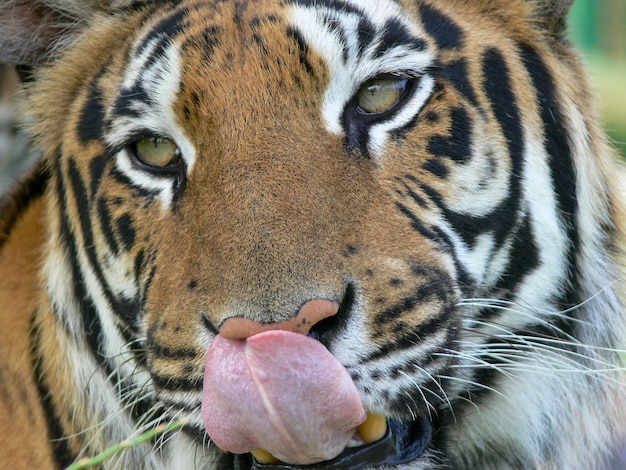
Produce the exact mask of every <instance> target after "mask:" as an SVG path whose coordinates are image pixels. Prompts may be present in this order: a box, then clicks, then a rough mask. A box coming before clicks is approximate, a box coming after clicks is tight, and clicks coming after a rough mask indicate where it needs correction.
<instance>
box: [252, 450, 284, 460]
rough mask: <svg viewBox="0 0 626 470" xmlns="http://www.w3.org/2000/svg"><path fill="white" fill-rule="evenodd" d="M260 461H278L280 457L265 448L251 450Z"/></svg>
mask: <svg viewBox="0 0 626 470" xmlns="http://www.w3.org/2000/svg"><path fill="white" fill-rule="evenodd" d="M250 453H251V454H252V455H253V456H254V458H255V459H256V461H257V462H259V463H264V464H268V463H276V462H278V459H277V458H276V457H274V456H273V455H272V454H270V453H269V452H268V451H266V450H264V449H256V450H253V451H252V452H250Z"/></svg>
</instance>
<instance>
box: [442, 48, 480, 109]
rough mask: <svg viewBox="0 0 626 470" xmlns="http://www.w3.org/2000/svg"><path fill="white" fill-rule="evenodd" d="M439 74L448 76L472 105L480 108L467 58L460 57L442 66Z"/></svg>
mask: <svg viewBox="0 0 626 470" xmlns="http://www.w3.org/2000/svg"><path fill="white" fill-rule="evenodd" d="M439 74H440V75H441V76H442V77H444V78H446V79H447V80H448V81H449V82H450V83H451V84H452V86H454V88H456V89H457V91H458V92H459V93H461V94H462V95H463V96H464V97H465V98H466V99H467V100H468V101H469V102H470V104H471V105H472V106H474V107H475V108H479V105H478V99H477V98H476V93H475V91H474V87H473V85H472V83H471V81H470V79H469V70H468V66H467V61H466V60H465V59H458V60H455V61H453V62H450V63H449V64H446V65H445V66H442V67H441V69H440V70H439Z"/></svg>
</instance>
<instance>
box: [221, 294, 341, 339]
mask: <svg viewBox="0 0 626 470" xmlns="http://www.w3.org/2000/svg"><path fill="white" fill-rule="evenodd" d="M338 311H339V304H338V303H337V302H334V301H332V300H326V299H314V300H309V301H308V302H306V303H305V304H304V305H303V306H302V307H300V310H299V311H298V313H297V314H296V316H295V317H292V318H290V319H289V320H286V321H283V322H276V323H260V322H256V321H254V320H250V319H248V318H243V317H232V318H228V319H227V320H226V321H224V323H222V326H221V327H220V329H219V333H220V335H221V336H223V337H224V338H226V339H246V338H248V337H250V336H253V335H256V334H258V333H262V332H264V331H270V330H286V331H291V332H294V333H301V334H303V335H306V334H308V333H309V331H310V330H311V328H312V327H313V326H314V325H316V324H317V323H319V322H320V321H322V320H324V319H325V318H328V317H332V316H333V315H335V314H336V313H337V312H338Z"/></svg>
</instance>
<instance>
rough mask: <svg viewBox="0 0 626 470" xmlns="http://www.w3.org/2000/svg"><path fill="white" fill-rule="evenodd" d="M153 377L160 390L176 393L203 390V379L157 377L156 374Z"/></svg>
mask: <svg viewBox="0 0 626 470" xmlns="http://www.w3.org/2000/svg"><path fill="white" fill-rule="evenodd" d="M151 375H152V382H153V383H154V386H155V387H157V388H160V389H165V390H172V391H176V392H198V391H201V390H202V377H200V378H198V379H195V380H188V379H184V378H180V377H171V376H165V375H157V374H155V373H152V374H151Z"/></svg>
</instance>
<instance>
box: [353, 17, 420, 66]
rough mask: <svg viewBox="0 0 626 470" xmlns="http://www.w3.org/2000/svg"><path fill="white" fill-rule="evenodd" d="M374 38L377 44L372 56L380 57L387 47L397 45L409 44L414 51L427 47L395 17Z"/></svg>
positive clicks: (390, 47)
mask: <svg viewBox="0 0 626 470" xmlns="http://www.w3.org/2000/svg"><path fill="white" fill-rule="evenodd" d="M359 24H360V23H359ZM376 39H378V46H377V47H376V50H375V51H374V54H373V57H374V58H379V57H382V56H383V55H384V54H385V53H386V52H387V51H388V50H389V49H393V48H394V47H398V46H409V47H410V48H411V49H412V50H414V51H423V50H425V49H426V48H427V47H428V44H427V43H426V41H425V40H424V39H422V38H418V37H416V36H414V35H413V34H411V32H410V31H409V30H408V29H407V27H406V26H405V25H404V24H403V23H401V22H400V21H399V20H398V19H396V18H394V19H391V20H388V21H387V22H386V23H385V25H384V26H383V28H382V34H380V35H379V36H378V37H377V38H376Z"/></svg>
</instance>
